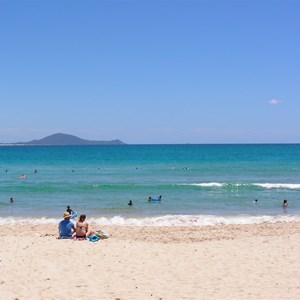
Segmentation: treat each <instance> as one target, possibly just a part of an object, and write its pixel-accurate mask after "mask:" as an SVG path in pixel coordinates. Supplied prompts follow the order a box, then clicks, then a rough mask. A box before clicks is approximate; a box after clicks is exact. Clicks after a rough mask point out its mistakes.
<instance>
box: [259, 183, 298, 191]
mask: <svg viewBox="0 0 300 300" xmlns="http://www.w3.org/2000/svg"><path fill="white" fill-rule="evenodd" d="M253 185H256V186H260V187H263V188H266V189H282V188H284V189H292V190H296V189H300V184H299V183H254V184H253Z"/></svg>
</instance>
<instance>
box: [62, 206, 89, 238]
mask: <svg viewBox="0 0 300 300" xmlns="http://www.w3.org/2000/svg"><path fill="white" fill-rule="evenodd" d="M85 218H86V215H80V217H79V221H78V222H77V223H76V226H75V225H74V223H73V222H72V221H71V220H70V219H71V215H70V213H69V212H67V211H66V212H65V213H64V220H62V221H60V222H59V225H58V229H59V237H60V238H72V237H74V238H75V237H76V239H86V238H88V237H89V236H90V231H89V224H88V223H87V222H86V221H85Z"/></svg>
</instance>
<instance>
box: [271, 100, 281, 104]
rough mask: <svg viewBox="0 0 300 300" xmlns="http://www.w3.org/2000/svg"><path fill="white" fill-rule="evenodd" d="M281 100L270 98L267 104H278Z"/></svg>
mask: <svg viewBox="0 0 300 300" xmlns="http://www.w3.org/2000/svg"><path fill="white" fill-rule="evenodd" d="M281 103H282V101H281V100H278V99H271V100H269V104H270V105H278V104H281Z"/></svg>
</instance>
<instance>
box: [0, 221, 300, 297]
mask: <svg viewBox="0 0 300 300" xmlns="http://www.w3.org/2000/svg"><path fill="white" fill-rule="evenodd" d="M91 225H92V226H94V227H95V224H91ZM94 229H99V228H94ZM101 229H103V230H105V231H106V232H108V233H109V234H110V235H111V237H110V238H109V239H107V240H101V241H99V242H96V243H92V242H89V241H72V240H57V239H56V236H57V230H56V225H54V224H53V225H20V224H18V225H5V226H1V234H0V241H1V247H0V259H1V262H0V298H1V299H7V300H9V299H19V300H21V299H80V298H81V299H114V300H116V299H300V223H299V222H294V223H293V222H291V223H274V224H270V223H264V224H257V225H226V226H206V227H125V226H124V227H121V226H119V227H104V228H101Z"/></svg>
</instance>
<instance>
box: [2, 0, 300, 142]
mask: <svg viewBox="0 0 300 300" xmlns="http://www.w3.org/2000/svg"><path fill="white" fill-rule="evenodd" d="M299 30H300V2H298V1H0V101H1V110H0V111H1V118H0V124H1V126H0V142H18V141H29V140H32V139H40V138H43V137H45V136H47V135H50V134H53V133H57V132H63V133H69V134H74V135H76V136H79V137H81V138H85V139H93V140H112V139H121V140H122V141H124V142H126V143H130V144H148V143H167V144H169V143H299V142H300V130H299V125H300V124H299V123H300V121H299V120H300V117H299V113H300V99H299V95H300V59H299V58H300V34H299Z"/></svg>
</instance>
